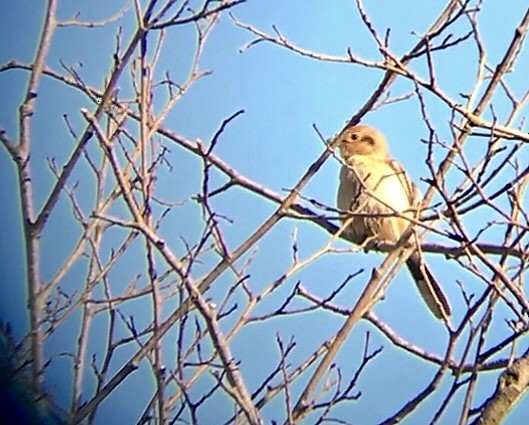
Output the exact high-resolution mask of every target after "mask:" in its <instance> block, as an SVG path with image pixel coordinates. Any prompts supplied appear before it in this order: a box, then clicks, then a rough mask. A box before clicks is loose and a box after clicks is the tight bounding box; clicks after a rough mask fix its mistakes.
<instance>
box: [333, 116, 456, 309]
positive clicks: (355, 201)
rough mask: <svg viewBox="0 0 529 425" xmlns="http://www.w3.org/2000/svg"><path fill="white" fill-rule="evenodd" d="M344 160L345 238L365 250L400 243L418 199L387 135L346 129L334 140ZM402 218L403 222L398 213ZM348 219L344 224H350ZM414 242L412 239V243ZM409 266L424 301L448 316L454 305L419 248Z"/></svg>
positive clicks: (360, 127)
mask: <svg viewBox="0 0 529 425" xmlns="http://www.w3.org/2000/svg"><path fill="white" fill-rule="evenodd" d="M334 143H335V145H336V146H337V147H338V148H339V151H340V155H341V157H342V159H343V161H344V164H343V165H342V169H341V171H340V187H339V188H338V196H337V205H338V208H339V209H340V210H342V211H351V212H353V213H357V214H361V215H358V216H352V217H351V218H350V219H349V220H351V221H350V224H349V225H348V227H347V228H346V229H344V233H343V235H344V237H346V238H347V239H349V240H351V241H352V242H354V243H355V244H358V245H362V244H365V246H366V248H367V247H372V246H376V244H377V243H384V242H385V243H396V242H397V241H398V240H399V239H400V237H401V236H402V234H403V233H404V232H405V231H406V229H407V228H408V226H409V225H410V223H411V222H410V221H409V220H407V219H406V218H403V216H407V217H414V216H415V215H416V212H417V207H418V203H419V202H420V195H419V192H418V190H417V188H416V186H415V185H414V184H413V183H412V182H411V181H410V179H409V177H408V176H407V174H406V172H405V171H404V169H403V168H402V166H401V165H400V164H399V163H398V162H397V161H395V160H393V159H391V157H390V155H389V150H388V145H387V142H386V138H385V137H384V135H383V134H382V133H381V132H380V131H378V130H377V129H375V128H373V127H370V126H368V125H356V126H353V127H347V128H345V129H344V130H343V131H342V132H341V133H340V134H339V135H338V136H337V137H336V139H335V142H334ZM399 213H400V215H401V216H400V217H399V216H398V214H399ZM346 221H347V218H344V219H342V222H346ZM413 239H414V238H410V242H411V243H416V242H413ZM406 265H407V266H408V269H409V271H410V273H411V275H412V277H413V279H414V281H415V283H416V285H417V288H418V289H419V292H420V293H421V295H422V297H423V299H424V301H425V302H426V304H427V305H428V307H429V308H430V310H431V311H432V313H433V314H434V315H435V316H436V317H438V318H440V319H441V318H443V317H445V318H448V317H449V316H450V313H451V310H450V304H449V303H448V300H447V298H446V296H445V294H444V293H443V290H442V289H441V287H440V286H439V283H438V282H437V281H436V280H435V278H434V277H433V275H432V273H431V272H430V270H429V269H428V267H427V266H426V264H425V262H424V259H423V257H422V255H421V251H420V250H419V249H416V250H415V251H413V253H412V254H411V255H410V257H409V258H408V260H407V261H406Z"/></svg>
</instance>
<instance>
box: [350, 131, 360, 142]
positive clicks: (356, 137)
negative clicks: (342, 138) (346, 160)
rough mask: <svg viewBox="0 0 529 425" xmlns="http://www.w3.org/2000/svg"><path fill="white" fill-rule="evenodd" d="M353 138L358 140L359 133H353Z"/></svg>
mask: <svg viewBox="0 0 529 425" xmlns="http://www.w3.org/2000/svg"><path fill="white" fill-rule="evenodd" d="M351 140H352V141H353V142H354V141H356V140H358V134H356V133H353V134H351Z"/></svg>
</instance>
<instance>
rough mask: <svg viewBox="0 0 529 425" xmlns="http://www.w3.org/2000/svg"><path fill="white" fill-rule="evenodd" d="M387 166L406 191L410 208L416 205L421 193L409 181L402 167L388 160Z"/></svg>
mask: <svg viewBox="0 0 529 425" xmlns="http://www.w3.org/2000/svg"><path fill="white" fill-rule="evenodd" d="M387 163H388V165H389V166H390V167H391V168H392V169H393V171H394V172H395V175H396V176H397V177H398V178H399V180H400V184H401V185H402V187H403V188H404V190H405V191H406V194H407V195H408V200H409V202H410V206H412V207H415V206H417V205H418V203H419V202H420V200H421V193H420V192H419V189H418V188H417V186H416V185H415V183H413V182H412V181H411V179H410V176H409V175H408V173H407V172H406V170H404V168H403V167H402V165H400V164H399V163H398V162H397V161H395V160H394V159H388V161H387Z"/></svg>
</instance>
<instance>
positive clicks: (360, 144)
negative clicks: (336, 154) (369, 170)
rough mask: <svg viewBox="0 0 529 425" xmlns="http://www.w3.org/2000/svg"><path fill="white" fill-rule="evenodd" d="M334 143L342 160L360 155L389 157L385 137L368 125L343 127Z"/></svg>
mask: <svg viewBox="0 0 529 425" xmlns="http://www.w3.org/2000/svg"><path fill="white" fill-rule="evenodd" d="M335 145H336V146H337V147H338V149H339V150H340V155H341V156H342V158H343V159H344V161H347V160H348V159H349V158H351V157H355V156H356V157H358V156H362V155H369V156H371V157H373V158H380V159H387V158H388V157H389V150H388V144H387V142H386V138H385V137H384V135H383V134H382V133H381V132H380V131H378V130H377V129H376V128H374V127H370V126H368V125H355V126H353V127H347V128H345V129H344V130H343V131H342V132H341V133H340V134H339V135H338V136H337V138H336V139H335Z"/></svg>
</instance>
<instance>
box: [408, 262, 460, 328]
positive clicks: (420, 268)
mask: <svg viewBox="0 0 529 425" xmlns="http://www.w3.org/2000/svg"><path fill="white" fill-rule="evenodd" d="M406 265H407V266H408V270H409V271H410V273H411V275H412V277H413V280H414V281H415V284H416V285H417V288H418V289H419V292H420V293H421V296H422V298H423V299H424V301H425V302H426V305H428V308H429V309H430V310H431V312H432V313H433V314H434V315H435V317H437V318H438V319H443V318H448V317H450V314H451V313H452V309H451V308H450V303H449V302H448V299H447V298H446V295H445V294H444V292H443V290H442V288H441V286H440V285H439V283H438V282H437V280H435V278H434V277H433V275H432V273H431V272H430V270H429V269H428V267H426V264H424V261H421V257H420V255H419V254H418V253H417V252H414V253H413V254H412V255H411V256H410V257H409V258H408V260H407V261H406Z"/></svg>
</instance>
